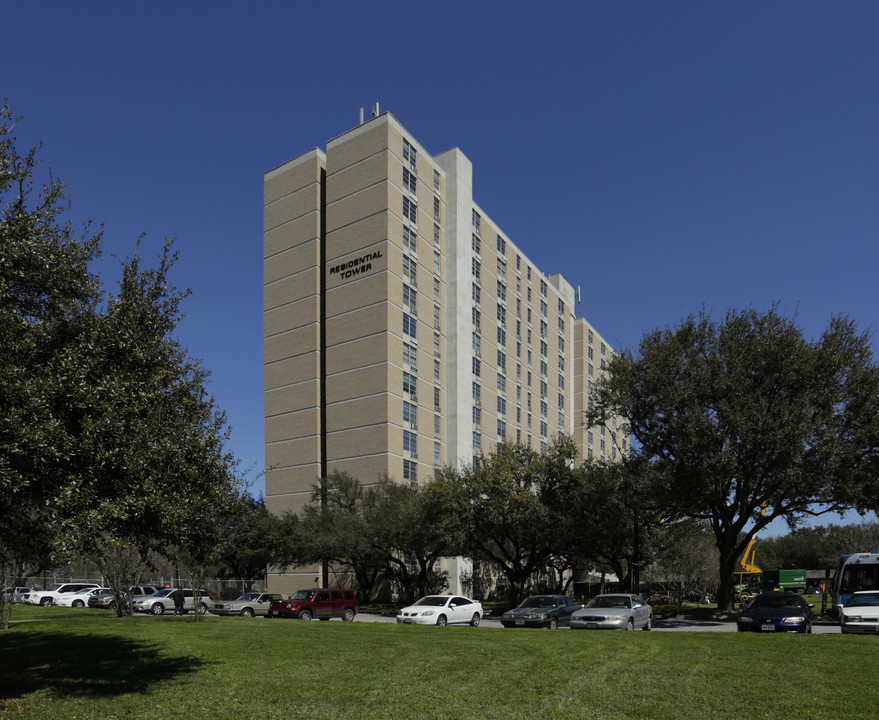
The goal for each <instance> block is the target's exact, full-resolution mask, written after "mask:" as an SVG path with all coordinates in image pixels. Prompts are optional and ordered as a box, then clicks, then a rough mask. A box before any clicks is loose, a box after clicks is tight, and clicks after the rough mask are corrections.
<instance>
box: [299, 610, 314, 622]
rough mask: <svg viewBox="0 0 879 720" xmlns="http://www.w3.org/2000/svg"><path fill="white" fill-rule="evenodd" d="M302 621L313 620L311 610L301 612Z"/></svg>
mask: <svg viewBox="0 0 879 720" xmlns="http://www.w3.org/2000/svg"><path fill="white" fill-rule="evenodd" d="M299 619H300V620H311V611H310V610H301V611H300V612H299Z"/></svg>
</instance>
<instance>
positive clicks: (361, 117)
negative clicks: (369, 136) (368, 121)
mask: <svg viewBox="0 0 879 720" xmlns="http://www.w3.org/2000/svg"><path fill="white" fill-rule="evenodd" d="M360 124H361V125H363V108H360Z"/></svg>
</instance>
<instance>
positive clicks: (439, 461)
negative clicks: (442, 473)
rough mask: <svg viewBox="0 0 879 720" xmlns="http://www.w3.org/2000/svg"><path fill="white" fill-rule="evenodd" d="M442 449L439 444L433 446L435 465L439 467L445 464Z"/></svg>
mask: <svg viewBox="0 0 879 720" xmlns="http://www.w3.org/2000/svg"><path fill="white" fill-rule="evenodd" d="M441 447H442V446H441V445H440V444H439V443H438V442H435V443H434V444H433V464H434V465H436V466H437V467H439V466H440V465H442V464H443V459H442V454H441V451H440V448H441Z"/></svg>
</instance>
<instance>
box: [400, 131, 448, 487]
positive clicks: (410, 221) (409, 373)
mask: <svg viewBox="0 0 879 720" xmlns="http://www.w3.org/2000/svg"><path fill="white" fill-rule="evenodd" d="M403 162H404V165H403V188H404V190H406V191H408V192H409V193H410V195H411V197H407V196H406V195H404V196H403V208H402V210H403V219H404V221H405V222H406V223H407V224H406V225H404V226H403V308H404V311H403V338H404V340H403V358H402V360H403V366H404V367H405V368H406V370H404V371H403V396H404V397H405V398H408V399H404V400H403V424H404V426H405V427H404V430H403V451H404V452H405V453H406V454H407V457H405V458H404V459H403V479H404V480H409V481H411V482H415V481H417V479H418V204H417V187H418V186H417V182H418V181H417V173H418V151H417V150H416V148H415V147H414V146H413V145H412V144H411V143H409V141H407V140H406V139H405V138H404V139H403ZM407 166H408V167H407ZM433 189H434V195H435V196H434V198H433V245H434V251H433V277H432V281H433V303H434V304H433V413H432V415H433V435H434V443H433V463H434V466H436V467H439V466H440V465H442V442H441V436H442V404H441V402H442V376H441V361H442V352H441V347H442V343H441V338H440V333H441V331H442V327H441V318H442V313H441V306H442V252H441V250H442V247H441V244H442V228H441V225H442V218H441V214H442V203H441V201H440V174H439V172H437V171H436V170H434V171H433ZM428 287H429V286H428ZM422 432H423V431H422Z"/></svg>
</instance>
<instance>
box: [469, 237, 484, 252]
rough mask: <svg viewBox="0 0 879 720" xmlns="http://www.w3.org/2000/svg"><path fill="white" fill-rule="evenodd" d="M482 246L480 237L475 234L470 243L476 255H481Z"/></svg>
mask: <svg viewBox="0 0 879 720" xmlns="http://www.w3.org/2000/svg"><path fill="white" fill-rule="evenodd" d="M481 245H482V242H481V241H480V240H479V236H478V235H476V234H475V233H474V234H473V235H472V236H471V241H470V247H471V248H472V249H473V254H474V255H479V254H480V251H479V249H480V247H481Z"/></svg>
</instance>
